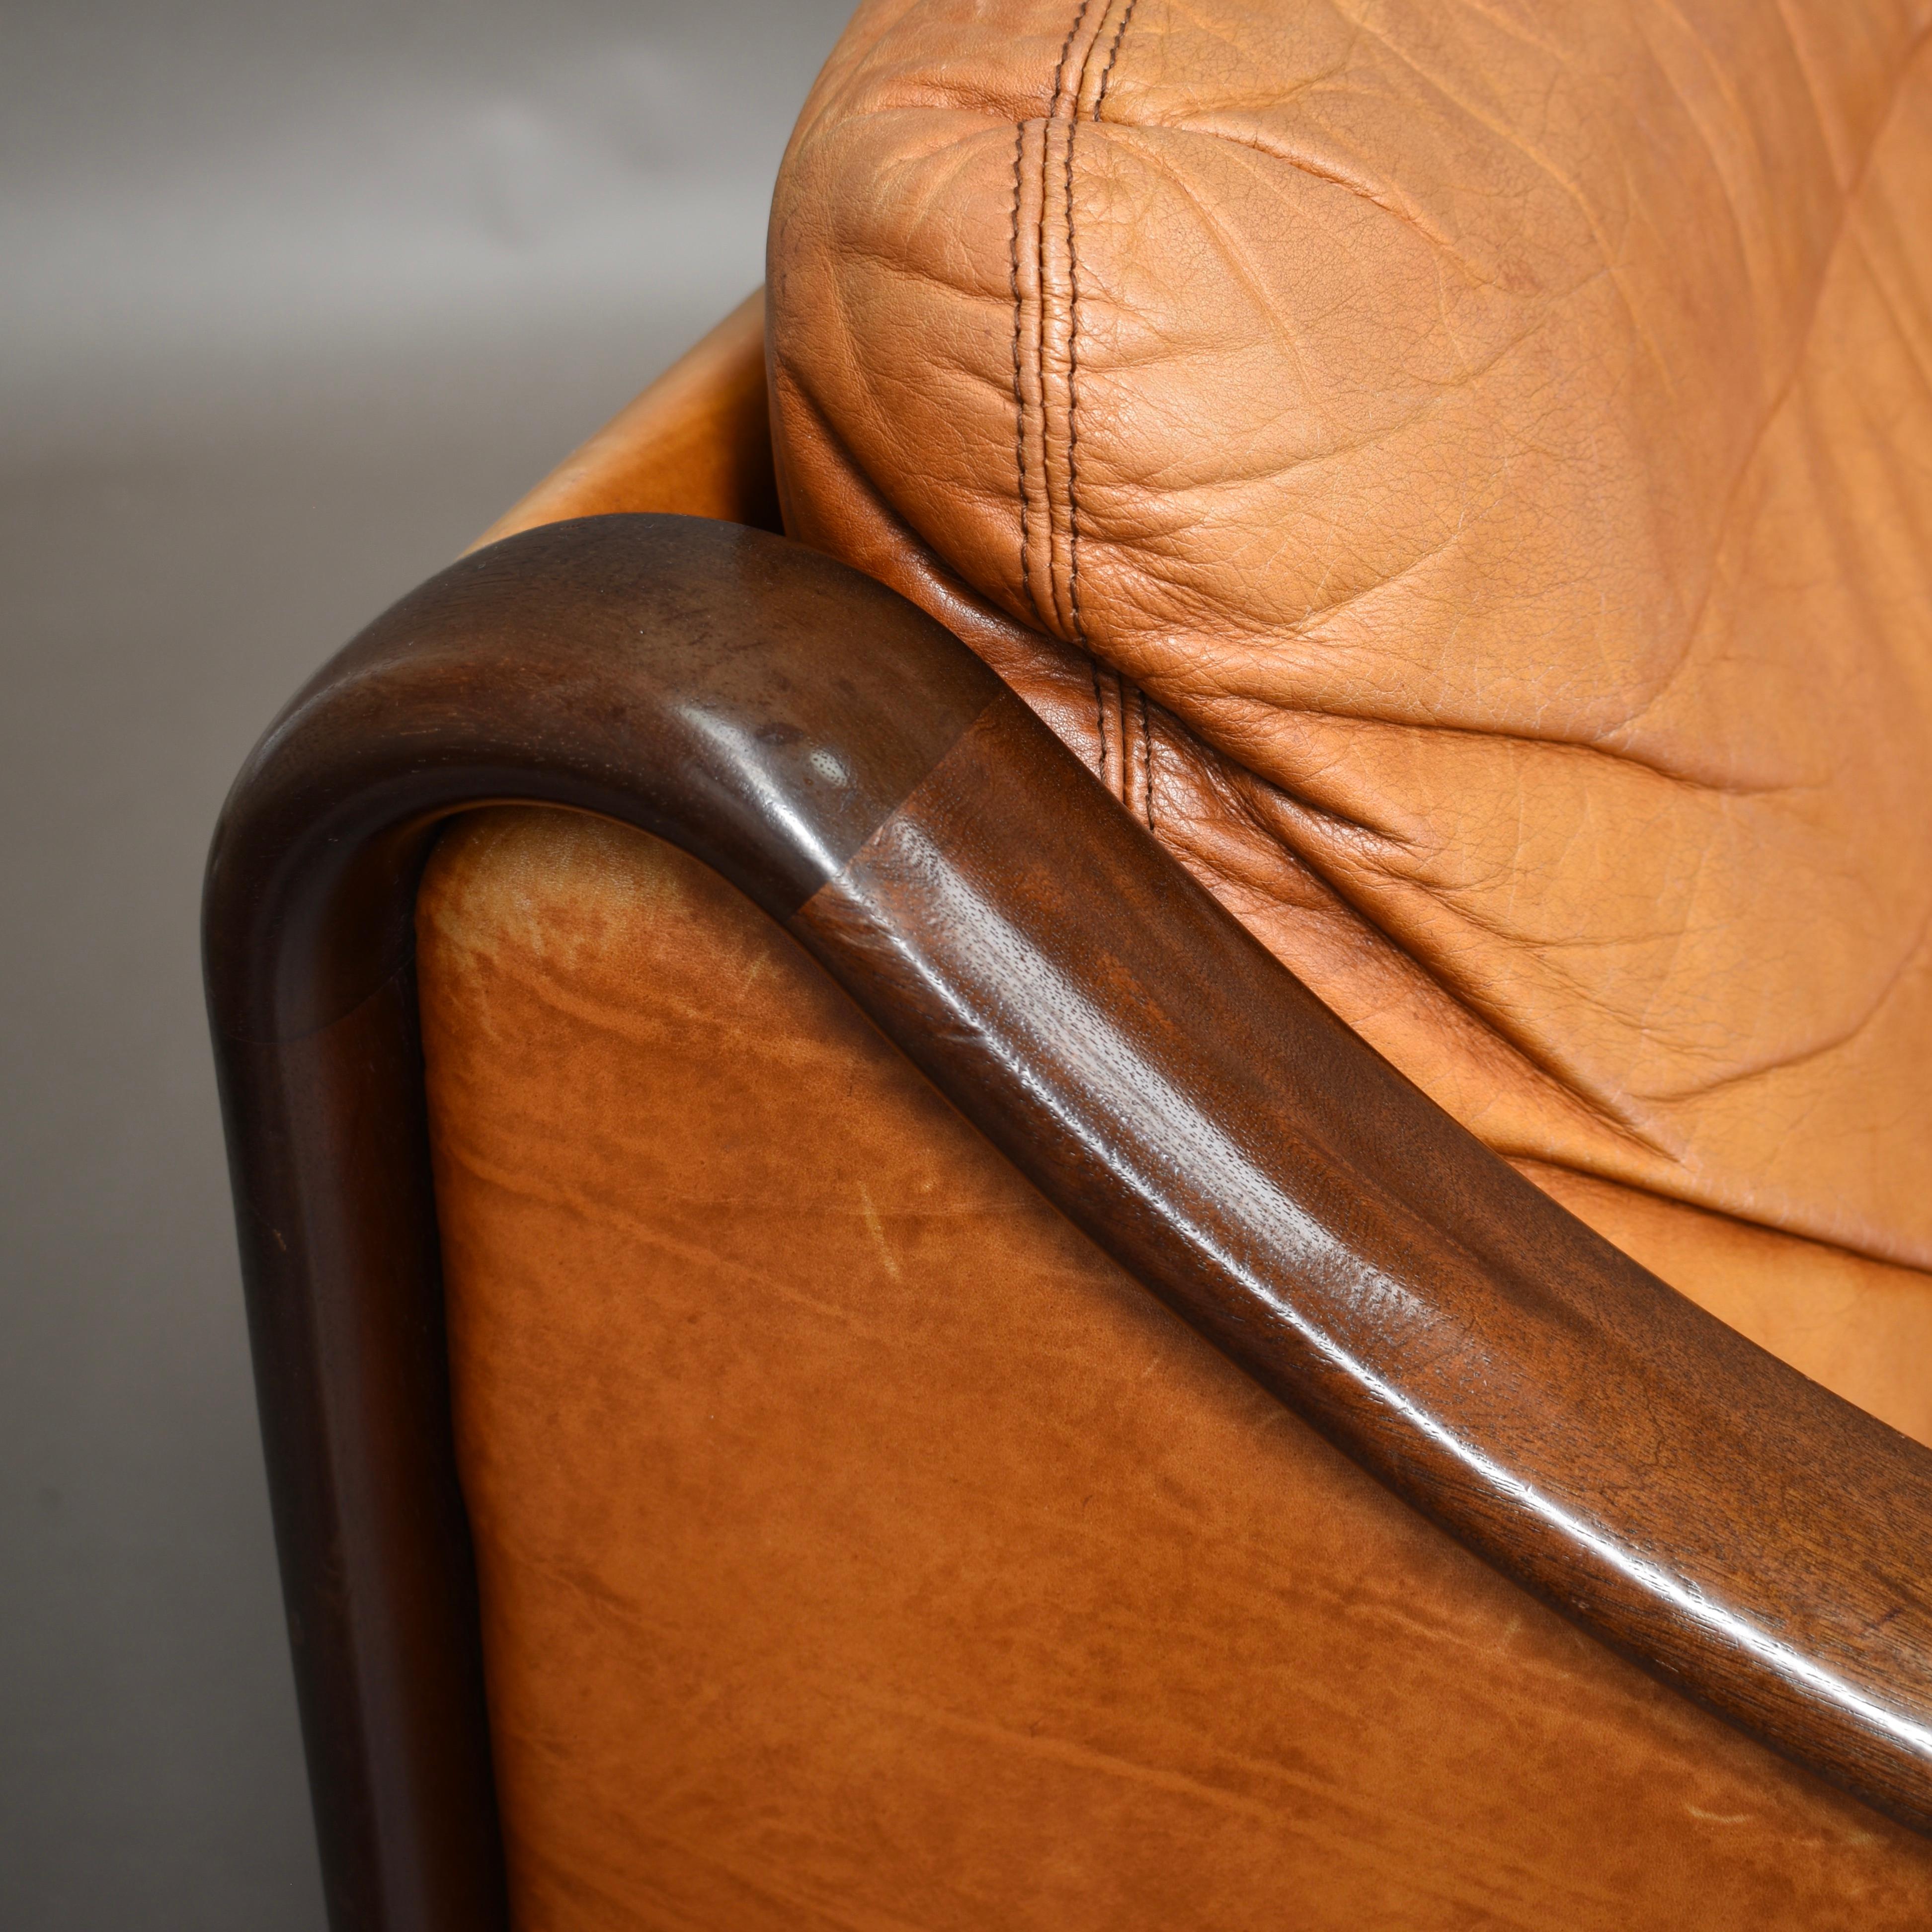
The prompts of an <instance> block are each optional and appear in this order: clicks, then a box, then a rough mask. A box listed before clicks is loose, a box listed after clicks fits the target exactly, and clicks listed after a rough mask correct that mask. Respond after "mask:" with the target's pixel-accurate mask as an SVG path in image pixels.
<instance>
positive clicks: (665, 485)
mask: <svg viewBox="0 0 1932 1932" xmlns="http://www.w3.org/2000/svg"><path fill="white" fill-rule="evenodd" d="M618 511H670V512H673V513H675V514H679V515H683V516H692V517H720V518H721V519H723V520H724V521H725V522H727V523H746V524H749V525H750V526H751V527H752V528H753V529H761V530H775V529H778V527H779V524H778V484H777V482H776V481H775V479H774V478H773V475H772V431H771V420H770V415H769V410H768V409H767V407H766V396H765V292H764V290H763V289H757V290H754V291H753V292H752V293H751V294H750V295H748V296H746V297H745V299H744V301H743V302H740V303H739V305H738V306H737V307H736V308H734V309H733V311H731V313H730V314H729V315H727V317H725V318H724V320H723V321H722V322H721V323H718V326H717V327H716V328H715V329H712V331H711V332H710V333H709V335H706V337H705V338H703V340H702V341H700V342H698V343H697V344H694V346H693V347H691V349H689V350H687V351H686V352H685V353H684V354H683V355H682V356H679V358H678V359H677V360H676V362H673V364H672V365H671V366H670V368H668V369H667V370H666V371H664V374H662V375H661V376H660V377H658V379H657V380H656V381H655V382H654V383H652V384H651V385H650V386H649V388H648V389H645V390H644V391H643V393H642V394H641V395H638V396H637V397H635V398H633V399H632V401H630V402H629V403H628V404H625V407H623V408H622V410H619V412H618V413H617V414H616V416H613V417H612V418H611V419H610V422H607V423H606V424H605V425H604V427H603V428H601V429H600V430H599V431H598V432H597V433H596V434H595V435H594V436H593V437H591V438H590V440H589V441H588V442H587V443H583V444H582V445H581V446H580V447H578V448H577V449H574V450H573V451H572V452H571V453H570V455H568V456H567V457H565V458H564V460H563V461H562V463H559V464H558V465H557V466H556V469H554V470H553V471H552V472H550V475H547V476H546V477H545V478H544V480H543V481H541V483H539V484H538V485H537V486H536V487H535V489H533V490H531V491H530V492H529V494H528V495H526V496H523V498H521V499H520V500H519V501H518V502H516V503H515V504H514V505H512V506H511V508H509V509H508V510H506V511H505V512H504V513H503V514H502V516H500V517H498V518H497V520H496V522H495V523H492V524H491V525H490V527H489V529H487V530H485V531H484V532H483V534H482V535H481V536H480V537H478V538H477V539H476V541H475V543H473V544H471V545H470V548H471V549H472V550H481V548H482V547H483V546H484V544H492V543H495V542H496V541H499V539H500V538H504V537H507V536H514V535H516V534H517V532H518V531H520V530H529V529H536V528H537V527H538V526H539V525H540V524H543V523H561V522H562V521H563V520H565V519H566V518H568V517H601V516H605V515H609V514H614V513H616V512H618Z"/></svg>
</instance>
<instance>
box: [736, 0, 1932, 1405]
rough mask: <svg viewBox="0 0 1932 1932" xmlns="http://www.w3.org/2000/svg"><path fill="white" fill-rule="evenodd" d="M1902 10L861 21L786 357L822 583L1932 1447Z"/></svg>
mask: <svg viewBox="0 0 1932 1932" xmlns="http://www.w3.org/2000/svg"><path fill="white" fill-rule="evenodd" d="M1928 17H1932V16H1928V13H1927V8H1926V7H1924V6H1923V5H1885V4H1879V0H1829V4H1828V0H1787V4H1785V5H1779V6H1772V5H1765V4H1763V0H1688V4H1685V0H1670V4H1664V0H1628V3H1627V4H1611V0H1562V4H1560V5H1559V4H1525V5H1508V6H1504V7H1494V8H1492V7H1446V8H1445V7H1443V6H1442V5H1439V4H1437V0H1399V4H1396V5H1391V6H1387V7H1378V8H1376V9H1375V10H1373V11H1372V12H1370V13H1362V12H1361V10H1358V9H1355V8H1350V7H1343V6H1339V5H1329V4H1322V0H1306V3H1305V4H1304V0H1276V3H1275V4H1255V0H868V4H866V5H862V7H860V8H859V13H858V14H857V16H856V18H855V19H854V20H853V23H852V25H851V26H850V28H849V29H848V31H847V34H846V35H845V37H844V40H843V41H842V42H841V44H840V46H839V47H838V50H837V52H835V54H834V55H833V56H832V60H831V62H830V63H829V65H828V66H827V68H826V71H825V73H824V74H823V77H822V78H821V80H820V83H819V85H818V86H817V90H816V91H815V92H814V95H813V96H812V98H811V101H810V103H809V104H808V107H807V108H806V110H805V113H804V115H803V117H802V119H801V121H800V122H799V129H798V132H797V133H796V136H794V139H793V144H792V146H791V148H790V151H789V154H788V155H787V160H786V162H785V165H784V170H783V173H782V175H781V180H780V182H779V184H778V195H777V198H776V201H775V205H774V208H773V214H772V236H771V260H770V271H771V281H770V329H771V335H772V344H771V350H772V369H773V407H774V413H775V414H774V420H775V448H776V452H777V456H778V466H779V481H780V487H781V494H782V496H783V500H784V508H785V515H786V520H787V528H788V529H790V530H791V531H792V532H793V533H794V534H796V535H800V536H802V537H803V538H805V539H806V540H807V541H810V542H812V543H814V544H818V545H820V546H821V547H824V548H826V549H827V550H832V551H833V552H835V553H838V554H839V555H841V556H844V557H846V558H847V559H850V560H852V561H853V562H856V563H858V564H859V565H861V566H862V568H865V569H867V570H868V571H871V572H872V573H873V574H875V575H877V576H879V577H883V579H885V580H886V581H888V582H889V583H893V584H895V586H898V588H899V589H901V590H903V591H904V592H906V593H907V595H910V596H911V597H913V598H915V599H916V601H919V602H920V603H922V604H924V605H925V606H926V607H927V608H929V610H932V611H934V612H935V613H937V614H938V616H940V617H941V619H944V621H946V622H948V623H949V624H950V625H953V627H954V628H956V629H957V630H958V631H959V632H960V633H961V634H962V635H964V636H965V637H967V638H968V640H970V641H971V642H972V643H974V645H975V646H976V647H977V648H978V649H980V651H981V652H983V654H984V655H986V657H987V658H989V660H990V661H992V663H994V664H995V666H996V667H998V669H999V670H1001V672H1002V673H1004V675H1005V676H1007V677H1008V679H1010V680H1011V681H1012V682H1014V683H1015V684H1016V685H1018V686H1019V688H1021V690H1022V691H1023V692H1024V693H1025V694H1026V695H1027V696H1028V697H1029V698H1030V699H1031V700H1032V701H1033V702H1034V703H1035V704H1036V706H1037V708H1038V709H1040V711H1041V712H1043V715H1045V716H1046V718H1048V719H1049V721H1050V722H1051V723H1052V724H1054V726H1055V727H1056V729H1058V730H1059V731H1060V733H1061V735H1062V736H1064V737H1065V738H1066V739H1067V740H1068V742H1070V743H1072V744H1073V745H1074V746H1075V747H1076V748H1078V749H1079V750H1080V751H1082V753H1083V754H1084V755H1085V757H1087V758H1088V761H1089V763H1091V765H1092V766H1094V769H1096V770H1097V772H1099V773H1100V775H1101V776H1102V777H1103V779H1104V780H1105V781H1106V782H1107V783H1108V784H1110V785H1112V787H1114V789H1115V790H1116V791H1117V793H1118V794H1119V795H1120V796H1121V797H1122V798H1123V799H1124V801H1125V802H1127V805H1129V807H1130V808H1131V809H1133V810H1134V811H1137V812H1139V813H1141V814H1143V815H1144V816H1145V818H1146V819H1147V821H1148V823H1149V824H1150V825H1151V826H1152V827H1153V829H1154V831H1155V832H1157V835H1159V836H1160V838H1162V839H1163V840H1164V841H1166V843H1167V844H1168V845H1169V847H1170V848H1171V849H1172V850H1173V851H1174V852H1175V853H1176V854H1177V855H1178V856H1179V858H1180V859H1181V860H1182V861H1183V862H1184V863H1185V864H1186V865H1188V866H1189V867H1190V868H1191V869H1192V870H1193V871H1195V873H1196V874H1197V875H1198V876H1199V877H1200V878H1202V880H1203V881H1204V882H1205V883H1206V884H1207V885H1208V886H1209V887H1210V888H1211V889H1212V890H1213V891H1214V892H1216V893H1217V895H1219V896H1220V898H1222V899H1223V901H1224V902H1225V903H1226V904H1228V905H1229V907H1230V908H1231V909H1232V910H1234V911H1235V913H1237V914H1238V916H1240V917H1241V918H1242V919H1244V920H1245V921H1246V922H1247V923H1248V924H1249V925H1250V926H1251V927H1252V928H1253V929H1254V930H1255V931H1256V932H1257V933H1259V935H1261V936H1262V938H1264V939H1265V941H1267V943H1268V944H1269V945H1270V946H1271V947H1273V948H1274V950H1275V951H1276V952H1277V954H1278V955H1279V956H1280V957H1281V958H1282V959H1284V960H1285V961H1286V962H1288V963H1289V964H1290V965H1292V967H1293V968H1295V970H1296V971H1298V972H1299V973H1300V974H1302V975H1303V976H1304V977H1305V978H1306V979H1307V980H1308V981H1309V982H1310V983H1311V984H1312V985H1313V986H1314V987H1315V988H1316V990H1317V991H1318V992H1320V993H1321V994H1322V995H1323V996H1324V997H1325V998H1326V999H1327V1000H1328V1001H1329V1002H1330V1003H1331V1004H1332V1005H1334V1007H1336V1008H1337V1010H1339V1011H1340V1013H1342V1014H1343V1016H1345V1017H1346V1019H1349V1021H1351V1022H1352V1023H1353V1024H1354V1025H1355V1026H1356V1027H1357V1028H1359V1029H1360V1030H1361V1031H1362V1032H1363V1033H1364V1034H1366V1035H1367V1037H1368V1038H1369V1039H1370V1040H1371V1041H1373V1043H1375V1044H1376V1045H1377V1046H1379V1047H1380V1048H1381V1049H1382V1050H1383V1051H1384V1052H1386V1053H1387V1054H1388V1055H1389V1056H1390V1057H1391V1058H1392V1059H1394V1061H1396V1062H1397V1064H1399V1065H1400V1066H1401V1067H1403V1068H1404V1069H1405V1070H1406V1071H1408V1072H1409V1073H1410V1074H1411V1075H1412V1076H1414V1077H1415V1079H1417V1080H1418V1081H1419V1082H1421V1084H1422V1085H1424V1087H1425V1088H1427V1090H1428V1091H1430V1092H1431V1093H1432V1094H1434V1095H1435V1096H1436V1097H1437V1098H1438V1099H1439V1100H1441V1101H1442V1103H1443V1104H1444V1105H1445V1106H1447V1107H1448V1108H1449V1109H1451V1111H1452V1112H1454V1113H1455V1114H1457V1115H1458V1116H1459V1117H1460V1118H1462V1119H1463V1121H1466V1123H1468V1124H1469V1125H1470V1126H1472V1127H1474V1128H1475V1130H1477V1131H1478V1133H1481V1134H1482V1135H1483V1136H1484V1137H1485V1138H1486V1139H1487V1140H1488V1141H1489V1142H1490V1144H1491V1145H1493V1146H1494V1147H1496V1148H1498V1149H1499V1150H1500V1151H1502V1152H1503V1153H1505V1154H1507V1155H1508V1156H1510V1157H1512V1158H1514V1159H1516V1160H1518V1161H1520V1162H1521V1163H1525V1164H1526V1165H1525V1171H1526V1172H1529V1173H1530V1174H1531V1175H1532V1178H1535V1179H1536V1180H1538V1181H1539V1182H1540V1183H1541V1184H1544V1185H1545V1186H1547V1187H1549V1189H1550V1191H1551V1192H1553V1193H1556V1194H1557V1195H1558V1196H1559V1198H1561V1199H1563V1200H1565V1202H1566V1203H1568V1205H1571V1206H1572V1207H1573V1208H1575V1210H1576V1211H1577V1212H1578V1213H1580V1214H1582V1215H1583V1216H1584V1217H1585V1218H1586V1219H1587V1220H1590V1221H1592V1223H1595V1225H1596V1226H1598V1228H1599V1229H1601V1230H1602V1231H1603V1232H1605V1233H1606V1234H1607V1235H1610V1238H1613V1240H1616V1241H1619V1243H1621V1244H1622V1245H1624V1246H1625V1247H1628V1248H1629V1249H1630V1250H1631V1252H1632V1253H1634V1254H1635V1255H1636V1256H1637V1257H1638V1258H1639V1259H1641V1260H1643V1261H1646V1262H1649V1263H1650V1264H1651V1265H1653V1266H1655V1267H1657V1268H1658V1269H1659V1270H1660V1271H1661V1272H1662V1273H1664V1274H1665V1275H1666V1276H1667V1277H1668V1278H1670V1279H1671V1280H1673V1281H1675V1282H1676V1283H1677V1284H1678V1285H1679V1286H1681V1287H1682V1288H1683V1289H1685V1290H1686V1291H1687V1292H1690V1293H1691V1294H1693V1295H1696V1296H1697V1297H1698V1298H1700V1300H1702V1301H1705V1302H1706V1304H1707V1305H1708V1306H1709V1307H1712V1308H1713V1309H1714V1310H1715V1311H1716V1312H1717V1313H1719V1314H1721V1315H1723V1316H1725V1317H1726V1318H1727V1319H1730V1320H1731V1321H1733V1322H1735V1323H1736V1325H1738V1326H1739V1327H1741V1328H1744V1329H1745V1331H1747V1332H1748V1333H1751V1334H1754V1335H1756V1336H1757V1337H1758V1338H1759V1339H1760V1340H1763V1341H1765V1342H1766V1343H1767V1344H1768V1346H1772V1347H1773V1348H1775V1349H1777V1350H1778V1352H1780V1353H1781V1354H1783V1355H1785V1356H1787V1358H1789V1359H1790V1360H1791V1361H1793V1362H1795V1363H1796V1364H1798V1365H1799V1367H1802V1368H1805V1370H1807V1371H1808V1372H1809V1373H1812V1374H1813V1375H1814V1376H1817V1377H1818V1378H1819V1379H1821V1380H1823V1381H1825V1382H1828V1383H1829V1384H1830V1385H1832V1386H1833V1387H1835V1388H1838V1389H1839V1390H1840V1391H1841V1392H1843V1394H1846V1395H1848V1396H1849V1397H1851V1398H1852V1400H1855V1401H1858V1402H1861V1403H1864V1405H1865V1406H1867V1407H1868V1408H1870V1409H1873V1411H1874V1412H1876V1413H1878V1414H1879V1415H1883V1416H1885V1417H1886V1418H1888V1420H1891V1421H1893V1422H1894V1423H1896V1424H1897V1425H1898V1426H1900V1427H1903V1428H1905V1429H1906V1430H1909V1431H1911V1432H1912V1433H1915V1434H1917V1435H1918V1436H1920V1437H1921V1439H1924V1440H1927V1441H1932V1373H1928V1370H1927V1365H1928V1364H1932V1348H1928V1344H1932V1279H1928V1277H1927V1275H1926V1274H1924V1272H1922V1271H1924V1270H1925V1269H1927V1268H1928V1267H1932V1185H1928V1179H1932V1079H1928V1077H1927V1076H1928V1071H1932V942H1928V934H1932V463H1928V462H1927V460H1926V456H1925V452H1927V450H1932V271H1928V269H1927V263H1928V261H1932V53H1928V52H1927V49H1926V46H1925V42H1924V34H1925V30H1926V26H1927V19H1928Z"/></svg>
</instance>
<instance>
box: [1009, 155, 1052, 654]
mask: <svg viewBox="0 0 1932 1932" xmlns="http://www.w3.org/2000/svg"><path fill="white" fill-rule="evenodd" d="M1025 153H1026V123H1025V121H1020V122H1019V123H1018V124H1017V125H1016V127H1015V128H1014V130H1013V252H1012V257H1011V270H1012V286H1013V477H1014V481H1015V484H1016V487H1017V488H1018V490H1019V507H1020V587H1021V588H1022V589H1023V590H1024V591H1025V593H1026V600H1027V602H1028V605H1029V606H1030V607H1031V609H1032V611H1033V614H1034V619H1035V620H1036V621H1037V622H1040V623H1041V624H1044V623H1045V622H1046V619H1045V618H1044V617H1043V616H1042V615H1041V613H1040V599H1039V598H1038V597H1037V595H1035V594H1034V587H1033V553H1032V548H1031V544H1030V543H1029V541H1028V538H1029V532H1028V528H1027V474H1026V400H1025V397H1024V396H1023V395H1022V393H1021V387H1020V186H1021V181H1020V166H1021V163H1022V160H1023V159H1024V157H1025Z"/></svg>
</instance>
